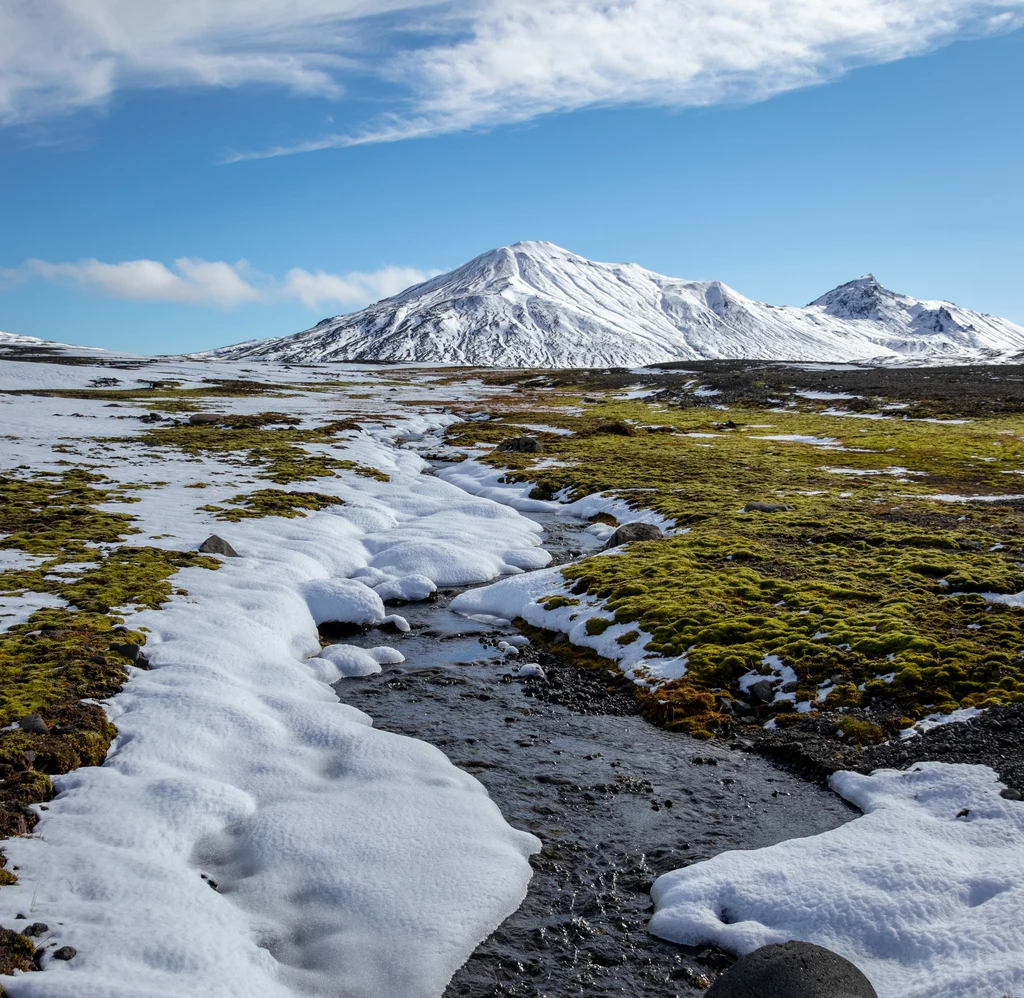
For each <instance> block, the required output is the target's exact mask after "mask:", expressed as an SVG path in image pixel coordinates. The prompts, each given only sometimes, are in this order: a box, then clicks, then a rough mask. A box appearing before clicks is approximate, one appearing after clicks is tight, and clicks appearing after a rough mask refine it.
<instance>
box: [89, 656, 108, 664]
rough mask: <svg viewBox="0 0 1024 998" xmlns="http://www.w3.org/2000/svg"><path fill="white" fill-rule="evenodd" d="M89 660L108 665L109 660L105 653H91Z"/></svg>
mask: <svg viewBox="0 0 1024 998" xmlns="http://www.w3.org/2000/svg"><path fill="white" fill-rule="evenodd" d="M89 661H90V662H95V663H96V665H106V664H107V660H106V658H105V657H104V656H103V655H90V656H89Z"/></svg>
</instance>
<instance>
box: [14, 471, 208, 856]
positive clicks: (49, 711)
mask: <svg viewBox="0 0 1024 998" xmlns="http://www.w3.org/2000/svg"><path fill="white" fill-rule="evenodd" d="M122 495H123V490H122V489H121V488H120V487H117V486H114V485H113V483H108V482H106V481H104V480H103V479H102V478H101V477H100V476H98V475H96V474H94V473H87V472H83V471H79V470H72V471H68V472H65V473H63V474H60V475H48V474H42V473H36V474H33V475H27V476H20V475H15V474H8V475H6V476H4V477H2V478H0V535H2V540H0V548H3V549H6V550H15V551H20V552H23V553H25V554H31V555H35V556H37V557H38V558H40V559H42V560H41V561H39V563H37V564H35V565H33V566H31V567H26V568H14V569H9V570H7V571H3V572H0V591H2V592H4V593H8V594H18V593H21V592H33V593H48V594H50V595H53V596H57V597H60V598H61V599H62V600H64V601H66V603H67V604H68V605H67V606H66V607H63V608H47V609H43V610H38V611H36V612H35V613H33V614H32V615H31V616H30V617H29V619H28V621H27V622H26V623H24V624H18V625H15V626H13V627H10V628H9V629H7V630H5V631H3V632H0V728H4V727H7V726H9V725H11V724H12V722H15V721H19V720H21V719H23V718H25V717H26V716H28V715H30V714H39V715H41V716H42V718H43V720H44V721H45V722H46V724H47V725H48V726H49V729H50V731H49V733H48V734H36V733H29V732H25V731H22V730H21V729H19V728H14V729H11V730H0V837H6V836H9V835H17V834H25V833H26V832H28V831H29V830H30V829H31V827H32V825H33V824H34V823H35V820H36V814H35V812H34V811H33V810H31V808H30V805H32V804H38V803H41V802H44V801H46V800H49V799H50V797H51V796H52V795H53V787H52V785H51V783H50V776H51V775H53V774H57V773H66V772H69V771H70V770H72V769H75V768H77V767H78V766H80V765H99V763H100V762H102V761H103V758H104V757H105V755H106V752H107V749H108V748H109V746H110V742H111V739H112V738H113V736H114V734H115V733H116V732H115V729H114V727H113V726H112V725H111V724H110V723H109V722H108V721H107V719H106V715H105V714H104V712H103V710H102V708H101V707H99V706H98V705H96V704H94V703H89V704H86V703H82V702H81V701H82V700H84V699H98V700H99V699H104V698H107V697H110V696H113V695H114V694H115V693H116V692H117V691H118V690H119V689H120V688H121V686H122V685H123V683H124V682H125V680H126V679H127V677H128V671H127V666H128V663H129V659H128V658H127V657H125V656H123V655H121V654H119V653H118V652H116V651H112V650H111V645H112V644H115V643H120V644H126V643H134V644H137V645H143V644H144V643H145V640H146V639H145V635H144V634H142V633H141V632H135V631H128V630H127V629H126V628H125V627H124V626H123V618H122V617H120V616H117V613H116V609H112V608H119V607H129V606H130V607H133V608H139V609H141V608H144V607H149V608H158V607H160V606H161V605H162V604H163V603H164V602H166V601H167V599H169V598H170V596H171V592H172V583H171V579H172V577H173V576H174V575H175V574H176V573H177V571H178V570H179V569H181V568H185V567H202V568H209V569H214V568H216V567H217V566H218V564H219V563H218V562H217V560H216V559H214V558H209V557H204V556H202V555H197V554H193V553H191V552H180V551H167V550H163V549H161V548H155V547H136V546H131V545H126V544H124V543H123V542H124V541H125V539H126V538H127V537H128V536H130V535H131V534H132V533H135V532H136V528H135V527H134V526H133V525H132V522H131V517H129V516H127V515H125V514H119V513H109V512H105V511H103V510H101V509H99V508H97V506H98V504H100V503H105V502H109V501H110V500H111V498H121V497H122ZM122 501H123V499H122Z"/></svg>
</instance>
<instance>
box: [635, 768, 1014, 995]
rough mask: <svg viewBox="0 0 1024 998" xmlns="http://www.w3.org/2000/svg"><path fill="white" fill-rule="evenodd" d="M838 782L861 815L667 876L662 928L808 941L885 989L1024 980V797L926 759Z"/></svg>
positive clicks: (986, 991)
mask: <svg viewBox="0 0 1024 998" xmlns="http://www.w3.org/2000/svg"><path fill="white" fill-rule="evenodd" d="M830 782H831V784H832V787H833V789H835V790H836V791H837V792H838V793H840V794H842V795H843V796H844V797H845V798H846V799H847V800H849V801H850V802H851V803H853V804H855V805H856V806H857V807H858V808H860V809H861V810H862V811H863V812H864V814H863V817H859V818H855V819H854V820H853V821H851V822H849V823H848V824H845V825H842V826H840V827H839V828H836V829H833V830H832V831H828V832H823V833H821V834H819V835H816V836H812V837H810V838H803V839H791V840H789V841H786V842H780V843H779V844H777V845H774V846H770V847H768V848H765V849H752V850H749V851H732V852H724V853H720V854H719V855H717V856H715V857H713V858H712V859H709V860H705V861H704V862H700V863H694V864H693V865H692V866H688V867H685V868H684V869H679V870H674V871H672V872H671V873H667V874H665V875H663V876H661V877H659V878H658V879H657V880H656V881H655V883H654V887H653V889H652V891H651V894H652V896H653V897H654V902H655V914H654V916H653V918H652V919H651V923H650V928H651V931H652V932H654V934H655V935H658V936H661V937H662V938H665V939H669V940H672V941H674V942H677V943H684V944H687V945H705V944H708V943H712V944H715V945H718V946H721V947H723V948H724V949H728V950H731V951H733V952H736V953H749V952H751V951H752V950H755V949H757V948H758V947H760V946H765V945H768V944H770V943H779V942H786V941H788V940H790V939H800V940H804V941H807V942H812V943H817V944H818V945H820V946H825V947H827V948H829V949H831V950H834V951H835V952H837V953H840V954H842V955H843V956H845V957H846V958H847V959H849V960H851V961H853V963H855V964H856V965H857V966H858V967H859V968H860V969H861V970H862V971H863V972H864V973H865V974H866V975H867V977H868V978H869V979H870V980H871V983H872V984H873V985H874V986H875V989H876V991H877V992H878V995H879V998H967V996H970V998H1001V996H1003V995H1007V994H1020V993H1021V991H1022V990H1024V963H1022V962H1021V958H1020V957H1021V953H1024V866H1022V864H1021V862H1020V857H1021V854H1022V850H1024V804H1022V803H1021V802H1019V801H1010V800H1004V799H1003V798H1002V797H1000V795H999V791H1000V789H1001V788H1002V784H1000V783H999V782H998V780H997V778H996V775H995V774H994V773H993V772H992V770H991V769H989V768H988V767H987V766H968V765H951V764H947V763H938V762H925V763H919V764H918V765H916V766H915V767H913V769H911V770H908V771H905V772H898V771H896V770H878V771H876V772H875V773H872V774H871V775H870V776H862V775H860V774H857V773H849V772H841V773H836V774H835V775H834V776H833V777H832V778H831V781H830Z"/></svg>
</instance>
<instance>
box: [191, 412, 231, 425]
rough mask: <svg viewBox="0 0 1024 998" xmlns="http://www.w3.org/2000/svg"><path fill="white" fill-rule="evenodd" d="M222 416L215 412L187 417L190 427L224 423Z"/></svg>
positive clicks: (193, 414) (197, 413)
mask: <svg viewBox="0 0 1024 998" xmlns="http://www.w3.org/2000/svg"><path fill="white" fill-rule="evenodd" d="M224 418H225V417H224V416H223V415H222V414H220V413H216V412H194V413H192V415H191V416H189V417H188V421H189V423H190V424H191V425H192V426H212V425H213V424H214V423H221V422H223V421H224Z"/></svg>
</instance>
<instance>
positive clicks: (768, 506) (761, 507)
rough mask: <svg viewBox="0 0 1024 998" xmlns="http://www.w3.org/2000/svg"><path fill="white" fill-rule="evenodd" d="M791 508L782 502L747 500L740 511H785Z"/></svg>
mask: <svg viewBox="0 0 1024 998" xmlns="http://www.w3.org/2000/svg"><path fill="white" fill-rule="evenodd" d="M791 509H793V507H792V506H787V505H786V504H785V503H782V502H748V503H747V504H746V506H744V507H743V509H741V510H740V512H741V513H786V512H788V511H789V510H791Z"/></svg>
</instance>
